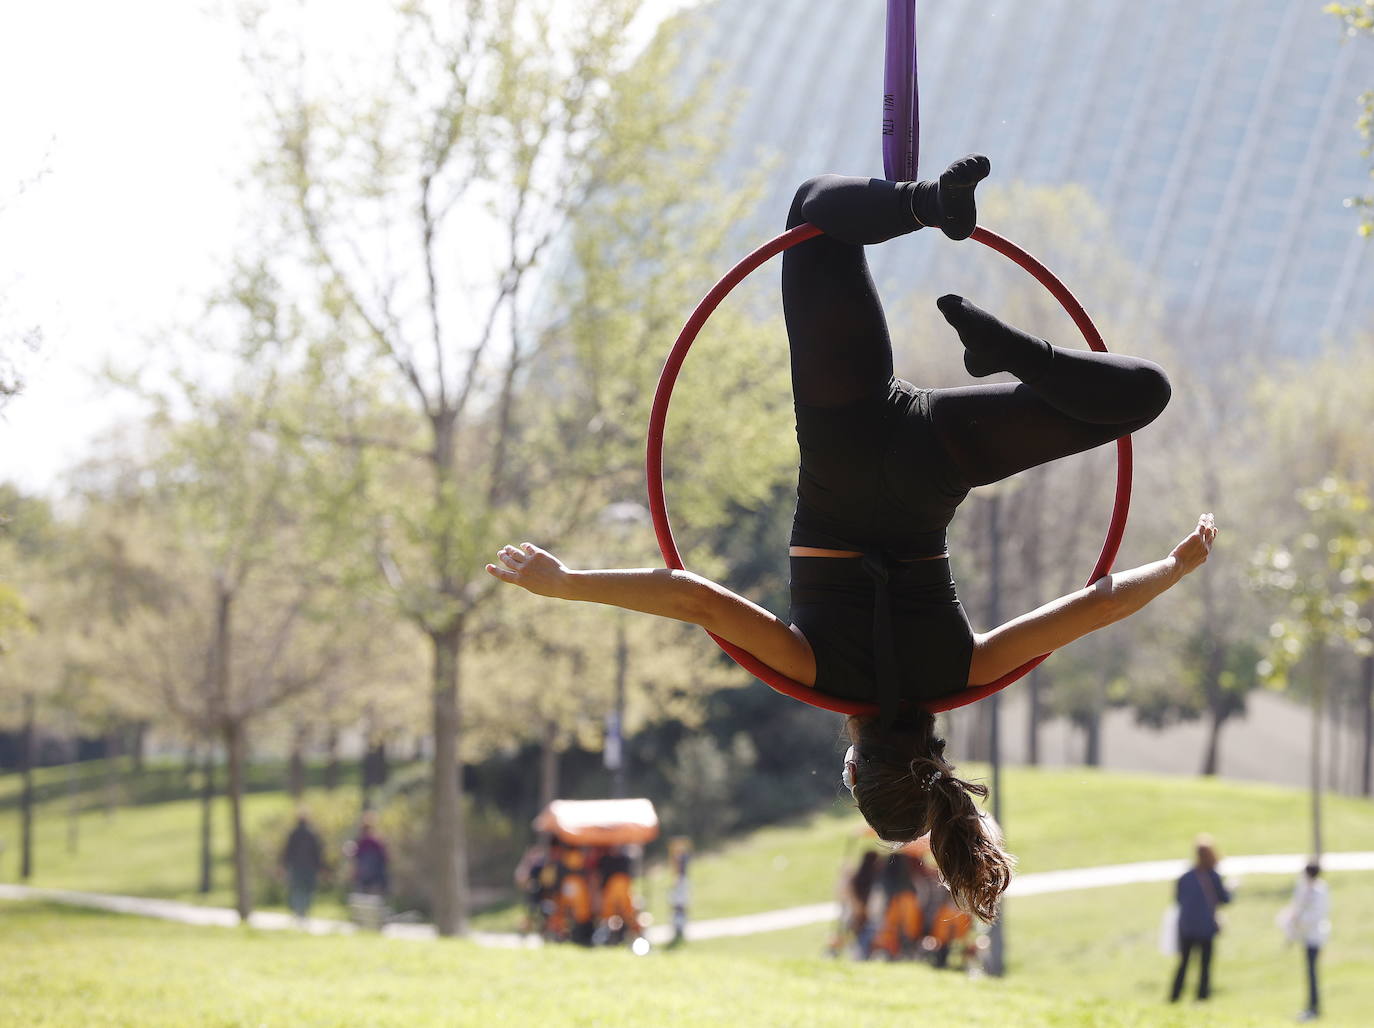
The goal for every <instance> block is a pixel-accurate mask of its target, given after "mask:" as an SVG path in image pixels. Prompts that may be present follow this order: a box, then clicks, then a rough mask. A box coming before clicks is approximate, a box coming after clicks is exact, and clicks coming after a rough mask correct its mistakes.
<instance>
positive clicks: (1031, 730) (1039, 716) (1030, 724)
mask: <svg viewBox="0 0 1374 1028" xmlns="http://www.w3.org/2000/svg"><path fill="white" fill-rule="evenodd" d="M1043 674H1044V672H1043V671H1041V669H1040V668H1036V669H1035V670H1034V671H1032V672H1031V673H1030V674H1029V675H1027V676H1026V697H1027V700H1028V704H1027V708H1028V709H1027V713H1026V763H1027V764H1029V765H1030V766H1031V767H1036V766H1037V765H1039V763H1040V722H1041V721H1043V720H1044V714H1043V713H1042V712H1041V705H1042V704H1041V690H1042V688H1043V686H1044V680H1043V678H1042V677H1041V676H1042V675H1043Z"/></svg>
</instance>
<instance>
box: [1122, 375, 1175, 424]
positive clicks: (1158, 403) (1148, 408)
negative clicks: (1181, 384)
mask: <svg viewBox="0 0 1374 1028" xmlns="http://www.w3.org/2000/svg"><path fill="white" fill-rule="evenodd" d="M1132 386H1133V387H1134V389H1135V391H1136V394H1137V396H1138V397H1139V401H1138V402H1139V405H1140V418H1141V425H1142V427H1143V426H1144V425H1148V424H1149V423H1150V422H1151V421H1153V420H1154V419H1155V418H1157V417H1159V416H1160V414H1162V413H1163V412H1164V408H1165V407H1167V406H1169V399H1170V397H1172V396H1173V393H1174V387H1173V385H1172V383H1170V381H1169V375H1168V373H1167V372H1166V371H1165V370H1164V369H1163V368H1161V367H1160V366H1159V365H1158V364H1156V363H1155V362H1154V361H1147V360H1141V361H1140V364H1139V366H1138V367H1137V369H1136V373H1135V380H1134V382H1132Z"/></svg>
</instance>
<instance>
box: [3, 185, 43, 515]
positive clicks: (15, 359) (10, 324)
mask: <svg viewBox="0 0 1374 1028" xmlns="http://www.w3.org/2000/svg"><path fill="white" fill-rule="evenodd" d="M47 171H48V169H47V166H46V163H45V164H44V166H43V167H42V168H41V169H40V170H39V171H38V172H37V173H35V174H34V175H32V176H30V177H29V178H27V179H25V180H23V181H21V182H19V183H18V185H17V187H16V189H15V191H14V193H13V195H12V196H9V197H6V198H4V199H3V200H0V221H3V218H4V215H5V212H6V211H7V210H8V208H9V207H10V205H11V204H12V203H13V202H14V201H15V200H16V199H18V198H19V197H21V196H23V194H24V193H25V192H26V191H27V190H28V189H30V188H31V187H33V186H34V185H35V184H36V183H38V182H39V181H41V180H42V178H43V177H44V175H46V174H47ZM9 285H10V283H7V282H0V411H3V410H4V409H5V405H6V404H7V403H8V402H9V401H10V399H11V398H12V397H14V396H16V395H17V394H18V393H19V392H20V391H22V390H23V388H24V372H25V368H26V365H27V364H28V362H29V360H30V359H31V358H32V357H33V355H34V354H35V353H36V352H37V351H38V349H39V347H41V346H42V344H43V330H42V328H41V327H40V326H38V325H35V324H32V323H25V322H26V320H27V319H20V318H18V317H16V315H14V314H12V313H11V309H10V306H9V297H8V296H7V295H6V294H7V292H8V287H9ZM0 514H3V511H2V510H0Z"/></svg>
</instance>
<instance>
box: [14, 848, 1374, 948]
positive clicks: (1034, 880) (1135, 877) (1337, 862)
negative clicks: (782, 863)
mask: <svg viewBox="0 0 1374 1028" xmlns="http://www.w3.org/2000/svg"><path fill="white" fill-rule="evenodd" d="M1306 863H1307V857H1306V856H1304V855H1301V854H1265V855H1261V856H1251V857H1227V858H1225V859H1224V860H1222V862H1221V867H1220V871H1221V873H1222V874H1224V875H1228V876H1232V875H1294V876H1295V875H1297V874H1298V872H1299V871H1301V870H1302V868H1303V865H1304V864H1306ZM1187 867H1188V862H1187V861H1185V860H1154V861H1148V862H1144V863H1139V864H1111V865H1108V866H1106V867H1081V868H1074V869H1071V870H1066V871H1040V872H1037V873H1032V874H1024V875H1018V876H1017V877H1016V879H1015V880H1014V881H1013V882H1012V883H1011V888H1010V889H1008V890H1007V895H1008V896H1040V895H1044V894H1045V893H1051V892H1076V891H1078V890H1081V889H1102V888H1106V887H1108V886H1113V885H1134V884H1137V883H1142V882H1169V881H1173V880H1174V879H1175V878H1177V877H1178V876H1179V875H1181V874H1182V873H1183V872H1184V871H1185V870H1186V869H1187ZM1322 869H1323V870H1324V871H1374V852H1368V853H1328V854H1326V855H1325V856H1323V857H1322ZM0 899H10V900H26V899H27V900H46V901H48V902H52V903H67V904H70V905H72V906H79V907H90V908H94V909H97V910H109V911H112V912H114V913H118V914H139V915H142V916H144V917H157V918H162V919H164V920H167V921H180V922H182V923H184V924H199V925H218V926H225V927H232V926H234V925H236V924H238V923H239V918H238V914H237V913H235V912H234V911H233V910H228V909H226V908H223V907H203V906H198V905H196V904H194V903H178V902H176V901H173V900H158V899H142V898H139V897H137V896H110V895H106V894H103V893H96V892H74V891H71V890H68V889H38V888H32V887H29V886H25V885H0ZM838 916H839V905H838V904H836V903H833V902H831V903H812V904H809V905H807V906H801V907H788V908H787V909H785V910H770V911H765V912H763V913H759V914H742V915H740V916H739V917H721V918H715V919H714V920H710V921H693V922H691V923H690V924H688V926H687V938H688V940H689V941H691V940H703V939H720V938H725V937H728V936H737V935H756V934H758V933H760V932H777V931H783V930H785V929H788V928H801V927H804V926H805V925H810V924H817V923H823V922H828V921H834V920H835V919H836V918H837V917H838ZM249 924H250V925H252V926H253V927H254V928H261V929H266V930H268V931H281V930H285V929H298V930H304V931H307V932H310V933H311V934H314V935H334V934H341V933H350V932H354V931H357V929H356V927H355V926H354V925H352V924H349V923H348V922H345V921H328V920H324V919H320V918H311V919H310V920H308V921H306V922H304V923H303V924H302V923H300V922H298V921H297V920H296V919H295V918H294V917H292V916H291V915H290V914H282V913H276V912H273V911H256V912H254V914H253V915H252V916H251V917H250V918H249ZM382 934H383V935H387V936H391V937H394V938H402V939H432V938H434V937H435V932H434V926H433V925H427V924H389V925H387V926H386V927H385V928H384V929H383V932H382ZM648 935H649V941H651V942H654V943H664V942H667V941H668V939H669V938H671V936H672V928H671V927H670V926H668V925H654V926H653V927H652V928H651V929H650V930H649V932H648ZM468 937H469V938H470V939H472V940H473V941H475V942H478V943H480V944H482V945H485V946H500V947H533V946H537V945H539V941H538V940H537V939H534V938H532V937H528V936H520V935H511V934H500V933H494V932H473V933H471V934H470V935H469V936H468Z"/></svg>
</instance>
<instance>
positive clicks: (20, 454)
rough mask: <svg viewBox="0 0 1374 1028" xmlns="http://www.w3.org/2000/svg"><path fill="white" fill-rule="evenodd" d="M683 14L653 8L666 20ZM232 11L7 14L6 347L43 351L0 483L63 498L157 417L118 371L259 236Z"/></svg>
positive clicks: (0, 275)
mask: <svg viewBox="0 0 1374 1028" xmlns="http://www.w3.org/2000/svg"><path fill="white" fill-rule="evenodd" d="M275 2H282V3H287V4H294V3H295V0H275ZM682 5H683V4H682V2H681V0H650V2H649V4H648V6H649V7H650V9H651V17H654V18H656V17H660V16H662V14H664V13H667V12H668V11H670V10H672V9H674V8H677V7H680V6H682ZM307 6H309V4H307ZM316 6H317V7H319V8H321V9H323V5H321V4H318V3H317V4H316ZM366 6H368V5H366V4H354V3H350V4H347V5H343V4H337V3H335V4H331V5H329V7H328V11H329V17H328V19H320V20H319V21H318V25H319V26H328V27H327V28H317V29H316V31H338V32H344V33H347V32H349V31H350V30H352V31H353V32H354V34H356V33H357V32H358V31H359V27H358V25H357V24H356V23H354V24H351V25H350V24H348V23H346V22H341V20H340V18H339V13H340V12H343V11H350V12H352V11H357V10H359V9H361V8H364V7H366ZM217 9H222V5H220V4H213V3H201V2H197V0H127V2H125V3H119V4H114V3H109V2H108V0H42V2H31V3H23V4H7V5H5V9H4V11H3V13H0V139H3V140H4V145H3V146H2V147H0V333H2V334H3V335H4V337H5V338H7V339H8V338H10V337H12V336H13V335H14V334H16V333H17V332H21V331H24V330H26V329H28V328H30V327H32V326H38V327H39V328H41V331H42V334H43V341H42V345H41V348H40V350H39V352H38V353H37V354H36V355H35V356H33V357H32V358H31V359H28V360H26V363H25V365H24V372H25V379H26V387H25V390H24V392H23V393H22V394H21V395H20V396H18V397H17V398H15V399H13V400H11V401H10V403H9V404H8V405H7V406H6V407H5V408H4V409H3V410H0V480H5V479H8V480H11V481H14V482H17V483H18V484H19V485H20V486H21V487H22V488H24V489H26V490H30V491H37V492H46V493H49V494H56V493H58V492H60V490H61V476H62V472H63V471H64V470H65V469H66V468H68V467H70V466H71V465H72V464H74V463H75V462H77V461H79V460H80V459H81V458H82V457H84V456H85V455H87V454H88V453H89V452H90V448H91V444H92V442H93V441H94V440H95V439H97V438H99V436H100V435H101V434H102V433H104V432H107V431H108V430H109V428H110V426H111V425H112V424H114V423H116V422H117V421H119V420H121V419H128V418H130V417H134V416H136V415H137V413H138V411H139V409H140V408H139V405H138V402H137V401H136V400H135V399H134V398H133V397H132V396H131V395H130V394H128V393H127V392H124V391H121V390H118V389H116V388H115V387H113V386H111V385H109V384H108V383H106V382H104V381H103V380H102V376H101V371H102V369H103V367H104V366H105V365H106V364H107V363H109V362H114V363H115V364H117V365H119V366H121V367H125V368H128V367H136V366H139V365H141V364H143V363H144V362H145V361H146V360H147V358H148V355H149V353H150V352H151V350H152V341H153V340H155V339H156V338H157V336H158V334H159V333H160V332H164V331H167V330H168V329H170V328H172V327H174V326H176V325H178V324H185V323H187V322H188V321H190V320H191V319H193V318H194V317H195V316H196V313H197V311H198V310H200V309H201V308H202V307H203V305H204V301H205V298H206V296H207V295H208V294H209V293H210V292H211V291H213V290H214V289H215V288H216V286H217V285H218V284H219V283H221V282H222V281H223V280H224V277H225V272H226V269H227V268H228V267H229V265H230V263H231V261H232V258H233V255H234V251H235V245H236V241H237V240H238V239H240V238H241V236H242V235H243V234H244V233H246V232H248V231H250V229H251V226H250V225H249V223H248V222H247V220H246V218H245V214H244V211H243V205H242V203H241V201H240V196H239V192H238V190H237V187H236V182H238V181H240V180H241V179H242V178H243V176H244V175H245V174H246V171H247V168H248V165H249V162H250V161H251V160H252V157H253V151H252V147H251V140H250V132H249V127H248V124H247V119H248V117H249V114H248V112H249V111H250V109H251V87H250V83H249V82H248V80H247V78H246V76H245V74H244V72H243V69H242V67H241V64H240V60H239V50H238V35H237V30H236V29H235V27H234V26H233V25H232V24H231V23H230V22H228V21H226V20H225V19H224V17H223V16H222V14H221V13H219V11H218V10H217ZM316 24H317V23H316V22H312V27H314V26H315V25H316Z"/></svg>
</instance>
